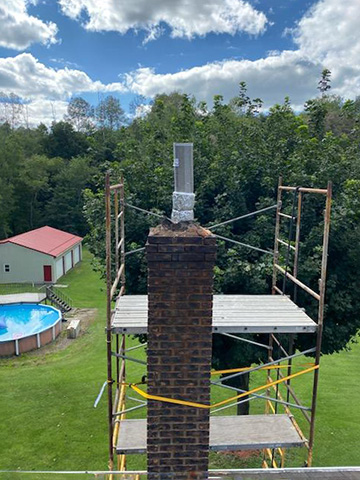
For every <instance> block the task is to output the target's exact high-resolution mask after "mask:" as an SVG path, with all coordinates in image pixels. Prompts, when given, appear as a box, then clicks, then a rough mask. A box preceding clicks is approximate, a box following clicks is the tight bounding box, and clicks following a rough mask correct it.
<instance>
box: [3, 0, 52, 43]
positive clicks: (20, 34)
mask: <svg viewBox="0 0 360 480" xmlns="http://www.w3.org/2000/svg"><path fill="white" fill-rule="evenodd" d="M30 3H32V4H34V3H36V0H1V4H0V46H1V47H5V48H13V49H15V50H24V49H25V48H27V47H29V46H30V45H31V44H32V43H42V44H44V45H50V44H53V43H56V41H57V40H56V34H57V31H58V30H57V26H56V25H55V23H53V22H43V21H42V20H40V19H39V18H37V17H34V16H32V15H29V14H28V13H27V6H28V5H29V4H30Z"/></svg>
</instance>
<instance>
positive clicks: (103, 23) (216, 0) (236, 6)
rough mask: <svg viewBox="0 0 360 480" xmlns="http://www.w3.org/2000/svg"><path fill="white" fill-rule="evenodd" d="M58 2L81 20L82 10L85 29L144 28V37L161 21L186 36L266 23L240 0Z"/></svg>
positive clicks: (256, 28) (261, 27) (152, 35)
mask: <svg viewBox="0 0 360 480" xmlns="http://www.w3.org/2000/svg"><path fill="white" fill-rule="evenodd" d="M59 3H60V5H61V8H62V11H63V13H64V14H65V15H67V16H69V17H70V18H72V19H77V20H81V18H82V16H83V14H84V13H85V14H86V16H87V21H85V22H84V23H83V26H84V27H85V28H86V29H88V30H92V31H117V32H119V33H121V34H125V33H126V32H127V31H129V30H131V29H133V30H135V31H138V30H145V31H146V32H147V39H146V40H147V41H149V40H154V39H156V38H157V37H158V36H159V35H161V33H162V29H161V23H165V24H167V25H168V26H169V28H170V30H171V36H172V37H173V38H188V39H191V38H193V37H195V36H204V35H207V34H208V33H211V32H213V33H228V34H231V35H235V34H236V33H238V32H246V33H248V34H252V35H258V34H261V33H263V32H264V31H265V28H266V25H267V23H268V20H267V18H266V15H265V14H264V13H263V12H260V11H258V10H256V9H255V8H254V7H253V6H252V5H251V4H250V3H249V2H246V1H244V0H207V1H206V2H203V1H192V2H189V1H188V0H176V1H170V2H169V0H152V1H148V0H132V1H128V0H117V1H116V2H115V1H114V0H102V1H101V2H99V1H96V0H59Z"/></svg>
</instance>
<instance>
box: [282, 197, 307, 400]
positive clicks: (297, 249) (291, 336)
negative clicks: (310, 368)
mask: <svg viewBox="0 0 360 480" xmlns="http://www.w3.org/2000/svg"><path fill="white" fill-rule="evenodd" d="M302 195H303V194H302V192H300V191H299V192H298V204H297V215H296V233H295V255H294V270H293V275H294V277H295V278H297V275H298V271H299V253H300V232H301V209H302ZM293 300H294V303H296V301H297V285H296V283H294V298H293ZM294 341H295V334H293V333H290V334H289V347H288V352H289V355H292V354H293V353H294ZM291 371H292V359H290V360H289V368H288V370H287V375H288V376H290V375H291ZM290 383H291V380H288V381H287V385H288V386H290ZM286 400H287V401H289V400H290V391H289V389H287V392H286Z"/></svg>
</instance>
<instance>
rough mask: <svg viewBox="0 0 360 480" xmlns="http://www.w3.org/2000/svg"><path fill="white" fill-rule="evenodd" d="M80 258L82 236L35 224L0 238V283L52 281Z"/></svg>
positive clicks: (69, 268)
mask: <svg viewBox="0 0 360 480" xmlns="http://www.w3.org/2000/svg"><path fill="white" fill-rule="evenodd" d="M81 258H82V238H81V237H78V236H77V235H73V234H71V233H67V232H63V231H62V230H58V229H56V228H52V227H41V228H37V229H36V230H31V231H30V232H26V233H22V234H20V235H16V236H15V237H11V238H7V239H5V240H1V241H0V283H55V282H56V281H57V280H58V279H59V278H60V277H62V276H63V275H64V274H65V273H66V272H68V271H69V270H71V268H73V267H74V266H75V265H76V264H77V263H79V262H80V261H81Z"/></svg>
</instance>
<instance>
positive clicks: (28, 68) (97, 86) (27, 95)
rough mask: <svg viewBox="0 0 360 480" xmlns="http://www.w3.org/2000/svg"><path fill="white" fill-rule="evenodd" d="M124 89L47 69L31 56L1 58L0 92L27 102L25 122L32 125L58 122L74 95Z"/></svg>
mask: <svg viewBox="0 0 360 480" xmlns="http://www.w3.org/2000/svg"><path fill="white" fill-rule="evenodd" d="M125 90H126V87H125V86H124V85H122V84H121V83H111V84H106V85H105V84H103V83H102V82H100V81H99V80H95V81H94V80H92V79H91V78H90V77H89V76H88V75H87V74H86V73H85V72H82V71H80V70H76V69H71V68H61V69H54V68H50V67H47V66H45V65H44V64H43V63H41V62H39V61H38V60H37V59H36V58H35V57H34V56H33V55H31V54H30V53H21V54H19V55H17V56H16V57H7V58H0V91H1V92H4V93H5V94H9V93H14V94H15V95H18V96H19V97H20V98H21V99H22V100H23V101H24V102H26V108H25V113H26V122H27V121H28V122H29V123H30V124H31V125H34V124H37V123H40V121H42V122H44V123H51V122H52V121H53V120H54V119H56V120H61V119H62V117H63V115H64V113H65V112H66V108H67V103H68V100H69V98H70V97H71V96H73V95H80V94H82V93H84V92H98V91H101V92H118V93H119V92H124V91H125Z"/></svg>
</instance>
